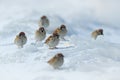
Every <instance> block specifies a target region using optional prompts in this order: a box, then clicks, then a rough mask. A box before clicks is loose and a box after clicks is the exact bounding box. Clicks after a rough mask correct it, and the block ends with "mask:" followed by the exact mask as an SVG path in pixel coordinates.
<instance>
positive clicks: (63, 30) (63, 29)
mask: <svg viewBox="0 0 120 80" xmlns="http://www.w3.org/2000/svg"><path fill="white" fill-rule="evenodd" d="M54 33H57V34H58V35H59V36H60V38H61V39H63V40H65V39H64V37H65V35H66V34H67V29H66V26H65V25H61V26H60V27H59V28H57V29H56V30H55V31H54V32H53V34H54Z"/></svg>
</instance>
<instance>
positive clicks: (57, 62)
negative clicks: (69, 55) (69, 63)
mask: <svg viewBox="0 0 120 80" xmlns="http://www.w3.org/2000/svg"><path fill="white" fill-rule="evenodd" d="M63 63H64V56H63V54H62V53H58V54H56V55H55V56H54V57H53V58H51V59H50V60H49V61H48V64H50V65H51V66H52V67H53V68H54V69H58V68H59V67H61V66H62V65H63Z"/></svg>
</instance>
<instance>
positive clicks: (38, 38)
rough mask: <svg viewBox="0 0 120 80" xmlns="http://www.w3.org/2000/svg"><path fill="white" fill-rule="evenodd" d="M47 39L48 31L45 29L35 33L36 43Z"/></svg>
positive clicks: (42, 28) (41, 28)
mask: <svg viewBox="0 0 120 80" xmlns="http://www.w3.org/2000/svg"><path fill="white" fill-rule="evenodd" d="M45 37H46V31H45V29H44V27H40V28H39V29H38V30H36V32H35V40H36V42H39V41H42V40H44V39H45Z"/></svg>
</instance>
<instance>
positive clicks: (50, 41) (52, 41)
mask: <svg viewBox="0 0 120 80" xmlns="http://www.w3.org/2000/svg"><path fill="white" fill-rule="evenodd" d="M59 41H60V39H59V35H58V34H56V33H55V34H52V35H51V36H49V37H48V38H47V39H46V41H45V43H46V44H47V45H48V46H49V49H55V48H56V46H57V45H58V43H59Z"/></svg>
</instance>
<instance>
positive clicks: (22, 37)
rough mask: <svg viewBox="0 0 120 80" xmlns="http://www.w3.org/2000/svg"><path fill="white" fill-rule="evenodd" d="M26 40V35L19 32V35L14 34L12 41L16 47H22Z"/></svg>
mask: <svg viewBox="0 0 120 80" xmlns="http://www.w3.org/2000/svg"><path fill="white" fill-rule="evenodd" d="M26 42H27V37H26V35H25V33H24V32H20V33H19V35H17V36H16V38H15V40H14V43H15V44H16V45H17V46H18V48H23V45H25V44H26Z"/></svg>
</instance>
